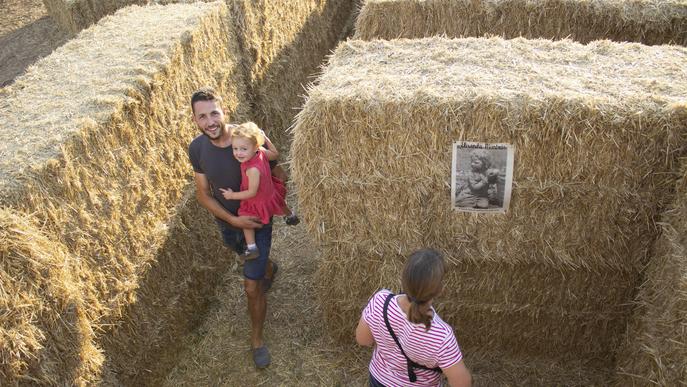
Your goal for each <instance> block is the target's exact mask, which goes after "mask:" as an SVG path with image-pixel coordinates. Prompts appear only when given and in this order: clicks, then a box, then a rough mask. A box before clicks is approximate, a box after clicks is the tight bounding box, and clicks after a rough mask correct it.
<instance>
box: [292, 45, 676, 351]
mask: <svg viewBox="0 0 687 387" xmlns="http://www.w3.org/2000/svg"><path fill="white" fill-rule="evenodd" d="M686 59H687V50H686V49H684V48H681V47H671V46H661V47H648V46H643V45H639V44H618V43H611V42H608V41H602V42H594V43H591V44H589V45H587V46H583V45H580V44H577V43H574V42H571V41H558V42H551V41H546V40H533V41H528V40H524V39H514V40H503V39H500V38H492V39H483V38H482V39H475V38H470V39H461V40H449V39H444V38H430V39H420V40H403V39H401V40H397V41H371V42H363V41H349V42H346V43H344V44H342V45H340V46H339V48H338V49H337V51H336V52H335V54H334V55H333V57H332V58H331V60H330V62H329V65H328V67H327V69H326V71H325V72H324V74H323V75H322V77H321V78H320V79H319V84H318V86H316V87H314V88H313V89H311V90H310V93H309V99H308V101H307V103H306V105H305V108H304V110H303V111H302V112H301V113H300V114H299V117H298V123H297V125H296V126H295V128H294V143H293V146H292V156H291V157H292V168H293V178H294V182H295V184H296V186H297V189H298V192H299V208H300V210H301V213H302V214H303V218H304V219H305V220H306V223H307V227H308V229H309V230H310V232H311V233H312V234H313V235H314V237H315V238H316V239H317V241H318V242H319V244H320V245H321V246H322V247H323V250H324V253H323V254H324V255H325V258H324V263H323V265H322V266H321V268H320V270H319V273H318V278H319V282H320V283H322V284H323V286H321V288H320V290H319V297H320V298H321V301H322V304H323V308H324V313H325V319H326V320H327V324H328V329H329V330H330V331H331V332H332V333H333V335H334V336H336V337H337V338H339V339H342V340H345V338H346V337H348V336H349V335H350V331H351V329H353V326H354V324H355V321H356V319H357V317H358V314H359V312H360V307H361V305H362V304H364V302H365V300H367V298H368V297H369V295H370V294H371V292H372V291H374V290H375V289H377V288H380V287H389V286H391V284H394V283H396V282H395V281H397V278H398V274H399V273H400V268H401V266H402V263H403V262H404V260H405V258H404V257H405V256H406V255H407V254H408V253H410V252H411V251H413V250H415V249H417V248H420V247H423V246H431V247H434V248H438V249H440V250H441V251H443V252H444V254H445V255H446V257H447V258H448V260H449V262H450V265H449V266H450V271H449V276H448V279H449V281H448V282H447V286H446V288H445V296H444V297H445V299H447V300H451V301H450V302H448V305H450V308H448V309H446V310H445V311H443V312H441V314H442V317H446V319H447V320H448V321H449V322H454V323H457V322H459V321H465V322H466V324H467V326H465V327H463V331H464V332H465V334H466V335H469V336H472V337H474V338H475V339H473V341H468V342H469V343H470V342H472V343H479V344H480V346H481V347H483V348H486V349H487V350H489V349H495V350H503V351H504V352H507V353H508V352H510V353H513V354H514V355H520V354H522V353H524V352H527V351H528V349H527V348H528V347H529V348H535V349H534V350H533V351H540V352H544V353H547V354H553V353H557V354H558V356H560V357H561V359H564V358H568V359H581V358H592V359H603V358H610V357H611V356H610V354H611V353H612V352H613V350H614V347H615V346H616V345H617V342H618V339H619V336H618V335H619V332H622V329H621V328H620V327H622V326H623V324H625V323H626V320H627V318H628V316H629V315H630V313H631V309H630V306H629V301H631V299H632V296H633V293H634V291H635V288H636V287H637V285H638V282H639V278H640V277H639V273H640V271H641V269H642V267H643V266H644V264H645V263H646V260H647V257H648V254H649V251H650V249H651V246H652V244H653V241H654V239H655V237H656V235H657V231H658V230H657V227H656V226H655V223H654V222H655V219H656V214H657V212H658V211H659V210H660V209H661V208H662V207H664V206H665V205H666V204H668V203H670V202H671V200H672V195H673V188H674V182H675V180H676V179H677V176H676V175H675V174H674V173H671V171H673V170H674V166H673V164H674V163H675V160H676V159H677V157H679V156H680V155H681V154H684V153H685V149H684V147H685V144H686V142H685V136H686V135H687V133H685V132H686V131H685V128H686V127H687V107H686V105H685V97H684V93H683V90H684V89H685V86H687V85H685V82H687V73H686V71H687V70H686V69H685V67H684V66H683V65H682V64H683V63H685V60H686ZM611 74H612V75H611ZM454 141H477V142H491V143H511V144H513V145H514V146H515V149H516V155H515V169H514V188H513V195H512V199H511V208H510V210H509V211H508V212H507V213H506V214H498V215H495V214H491V215H484V214H482V215H479V214H466V213H459V212H455V211H452V210H451V204H450V170H451V165H450V164H451V144H452V143H453V142H454ZM463 281H464V282H465V283H463ZM324 284H326V286H324ZM397 290H398V288H397ZM485 293H486V294H485ZM332 299H336V300H337V302H331V301H328V300H332ZM469 307H472V308H473V309H475V308H478V309H479V311H480V312H479V313H478V314H477V315H475V316H472V317H471V316H463V315H462V313H461V312H462V309H463V308H469ZM470 318H472V320H470ZM511 319H515V320H516V321H517V322H518V324H520V325H521V328H522V330H519V331H514V330H511V329H509V328H508V324H510V321H511ZM486 320H489V321H490V323H489V324H487V323H486V322H485V321H486ZM571 321H572V322H574V324H573V323H571ZM468 322H469V324H468ZM478 323H479V324H482V325H481V326H490V327H491V329H490V330H484V329H482V328H481V326H480V325H478ZM575 324H578V325H579V324H581V325H582V326H587V327H590V329H572V327H573V325H575ZM557 326H564V327H571V330H570V333H571V336H570V337H563V336H562V335H561V334H554V332H555V331H556V327H557ZM497 327H499V329H497ZM591 327H594V328H593V329H591ZM523 330H525V331H523ZM541 332H545V333H547V334H548V336H547V335H544V336H542V335H541ZM502 335H503V336H505V337H501V336H502ZM497 336H498V337H497ZM605 336H609V337H605ZM525 337H527V338H528V339H530V340H534V341H536V342H528V341H526V340H525V339H524V338H525ZM515 344H517V346H511V345H515ZM504 347H505V348H504ZM522 347H525V348H522ZM469 348H470V347H468V349H469Z"/></svg>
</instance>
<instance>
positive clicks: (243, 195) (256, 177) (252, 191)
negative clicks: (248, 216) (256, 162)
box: [220, 168, 260, 200]
mask: <svg viewBox="0 0 687 387" xmlns="http://www.w3.org/2000/svg"><path fill="white" fill-rule="evenodd" d="M246 177H247V178H248V189H247V190H245V191H240V192H234V191H232V190H231V189H220V191H222V196H224V198H225V199H227V200H246V199H250V198H253V197H255V195H257V194H258V187H259V186H260V171H258V169H257V168H248V169H246Z"/></svg>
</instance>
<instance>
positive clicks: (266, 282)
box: [262, 261, 279, 293]
mask: <svg viewBox="0 0 687 387" xmlns="http://www.w3.org/2000/svg"><path fill="white" fill-rule="evenodd" d="M277 271H279V265H277V263H276V262H274V261H272V277H271V278H265V279H263V280H262V291H263V292H265V293H267V291H268V290H270V289H271V288H272V283H273V282H274V279H275V278H276V277H277Z"/></svg>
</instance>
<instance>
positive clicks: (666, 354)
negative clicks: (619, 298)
mask: <svg viewBox="0 0 687 387" xmlns="http://www.w3.org/2000/svg"><path fill="white" fill-rule="evenodd" d="M677 192H678V194H677V195H676V200H675V203H674V204H673V205H672V206H671V207H670V208H669V209H668V210H667V211H666V212H665V213H664V214H663V217H662V218H661V229H662V231H663V232H662V234H661V237H660V238H659V240H658V241H657V243H656V247H655V251H654V255H653V258H652V259H651V262H649V264H648V267H647V269H646V274H645V275H646V280H645V281H644V282H643V283H642V286H641V288H640V291H639V297H638V308H637V310H636V312H635V315H634V317H633V319H632V324H631V325H630V329H629V330H628V334H627V336H626V338H625V346H624V349H623V351H621V352H620V355H619V360H618V379H617V385H618V386H633V385H634V386H645V385H657V386H687V363H686V362H685V359H687V164H686V165H685V166H684V168H683V176H682V179H681V181H680V184H679V185H678V189H677Z"/></svg>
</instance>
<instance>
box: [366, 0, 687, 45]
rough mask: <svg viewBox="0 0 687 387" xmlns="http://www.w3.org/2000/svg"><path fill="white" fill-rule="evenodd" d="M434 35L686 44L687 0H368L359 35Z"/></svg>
mask: <svg viewBox="0 0 687 387" xmlns="http://www.w3.org/2000/svg"><path fill="white" fill-rule="evenodd" d="M435 35H447V36H448V37H479V36H485V35H497V36H502V37H505V38H516V37H519V36H522V37H526V38H546V39H564V38H570V39H573V40H575V41H578V42H582V43H588V42H590V41H593V40H600V39H610V40H614V41H620V42H623V41H631V42H641V43H644V44H650V45H654V44H668V43H674V44H681V45H686V44H687V4H685V2H684V1H681V0H668V1H664V0H648V1H596V2H590V1H580V0H567V1H565V0H563V1H562V0H541V1H536V2H533V1H525V0H499V1H482V0H478V1H468V0H461V1H458V0H366V1H365V5H364V6H363V9H362V10H361V12H360V16H359V17H358V20H357V22H356V33H355V37H356V38H357V39H363V40H371V39H395V38H421V37H429V36H435Z"/></svg>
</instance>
